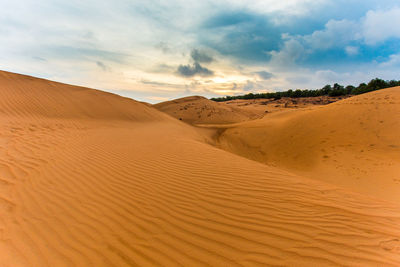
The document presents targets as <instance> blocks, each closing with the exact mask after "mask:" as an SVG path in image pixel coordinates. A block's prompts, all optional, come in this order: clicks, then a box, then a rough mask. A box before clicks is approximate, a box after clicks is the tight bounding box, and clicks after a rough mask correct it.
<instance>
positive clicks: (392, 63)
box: [379, 54, 400, 68]
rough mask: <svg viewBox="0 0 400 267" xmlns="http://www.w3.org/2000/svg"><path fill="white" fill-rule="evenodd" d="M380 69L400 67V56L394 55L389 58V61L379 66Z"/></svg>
mask: <svg viewBox="0 0 400 267" xmlns="http://www.w3.org/2000/svg"><path fill="white" fill-rule="evenodd" d="M379 66H380V67H383V68H388V67H396V66H397V67H400V54H394V55H390V56H389V60H388V61H386V62H383V63H381V64H379Z"/></svg>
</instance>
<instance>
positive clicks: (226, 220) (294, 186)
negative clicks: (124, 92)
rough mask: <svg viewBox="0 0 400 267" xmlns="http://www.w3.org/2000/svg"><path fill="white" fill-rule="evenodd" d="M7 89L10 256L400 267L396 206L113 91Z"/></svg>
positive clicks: (0, 228) (1, 205)
mask: <svg viewBox="0 0 400 267" xmlns="http://www.w3.org/2000/svg"><path fill="white" fill-rule="evenodd" d="M30 91H31V92H30ZM33 92H34V93H33ZM0 93H1V98H0V129H1V130H0V155H1V157H0V265H1V266H13V267H14V266H135V265H139V266H148V265H164V266H175V265H184V266H198V265H214V266H236V265H251V266H255V265H262V264H269V265H274V264H275V265H287V266H310V265H313V266H330V265H332V266H333V265H352V266H399V265H400V241H399V240H400V208H399V206H395V205H392V204H388V203H386V202H382V201H379V200H375V199H373V198H368V197H365V196H362V195H358V194H354V193H351V192H348V191H345V190H342V189H338V188H336V187H334V186H330V185H327V184H324V183H320V182H316V181H313V180H308V179H306V178H302V177H299V176H294V175H291V174H289V173H286V172H284V171H281V170H278V169H275V168H272V167H268V166H266V165H263V164H260V163H257V162H253V161H250V160H247V159H244V158H242V157H239V156H236V155H234V154H230V153H227V152H225V151H222V150H218V149H216V148H213V147H211V146H209V145H207V144H205V143H204V142H203V140H202V137H201V136H199V135H198V134H197V133H196V132H195V131H194V130H193V129H192V128H191V127H190V126H188V125H186V124H183V123H181V122H179V121H177V120H175V119H173V118H171V117H169V116H166V115H164V114H162V113H160V112H158V111H157V110H155V109H152V108H149V107H147V106H145V105H143V104H140V103H138V102H135V101H132V100H128V99H125V98H121V97H118V96H115V95H110V94H107V93H102V92H99V91H93V90H89V89H84V88H78V87H72V86H66V85H62V84H58V83H53V82H49V81H45V80H37V79H33V78H30V77H26V76H20V75H15V74H8V73H1V75H0ZM92 97H95V98H96V101H94V100H93V99H92ZM64 114H65V115H64ZM103 118H104V119H103Z"/></svg>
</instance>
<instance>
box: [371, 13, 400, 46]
mask: <svg viewBox="0 0 400 267" xmlns="http://www.w3.org/2000/svg"><path fill="white" fill-rule="evenodd" d="M398 25H400V8H399V7H396V8H392V9H389V10H375V11H374V10H370V11H369V12H368V13H367V15H366V16H365V19H364V21H363V35H364V39H365V42H366V43H367V44H370V45H375V44H377V43H379V42H383V41H385V40H387V39H389V38H400V27H398Z"/></svg>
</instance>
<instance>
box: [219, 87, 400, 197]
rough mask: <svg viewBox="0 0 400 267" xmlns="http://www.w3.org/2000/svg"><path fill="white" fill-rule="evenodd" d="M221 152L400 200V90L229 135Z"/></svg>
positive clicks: (283, 116) (275, 117) (276, 118)
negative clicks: (232, 153) (224, 150)
mask: <svg viewBox="0 0 400 267" xmlns="http://www.w3.org/2000/svg"><path fill="white" fill-rule="evenodd" d="M219 141H220V146H221V147H222V148H224V149H226V150H229V151H232V152H234V153H237V154H239V155H242V156H245V157H248V158H251V159H254V160H257V161H260V162H263V163H267V164H269V165H273V166H278V167H280V168H285V169H287V170H290V171H292V172H296V173H298V174H301V175H306V176H309V177H312V178H316V179H318V180H324V181H328V182H330V183H334V184H338V185H340V186H346V187H348V188H350V189H352V190H355V191H358V192H362V193H366V194H369V195H374V196H378V197H381V198H383V199H388V200H392V201H399V200H400V87H395V88H390V89H385V90H380V91H376V92H372V93H368V94H364V95H360V96H356V97H352V98H349V99H346V100H342V101H339V102H336V103H334V104H330V105H328V106H323V107H318V108H313V109H311V110H298V111H290V112H284V113H279V114H272V115H270V116H266V117H265V118H264V119H262V120H257V121H253V122H248V123H243V124H241V125H236V126H235V127H232V128H229V129H227V130H226V131H225V132H224V133H223V134H222V135H221V136H220V139H219Z"/></svg>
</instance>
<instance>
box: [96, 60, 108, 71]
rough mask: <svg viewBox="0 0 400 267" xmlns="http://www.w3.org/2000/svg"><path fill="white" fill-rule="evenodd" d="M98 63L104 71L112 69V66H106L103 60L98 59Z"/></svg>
mask: <svg viewBox="0 0 400 267" xmlns="http://www.w3.org/2000/svg"><path fill="white" fill-rule="evenodd" d="M96 65H97V66H98V67H99V68H100V69H102V70H103V71H110V70H111V69H110V67H108V66H106V65H105V64H104V63H103V62H101V61H97V62H96Z"/></svg>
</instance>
